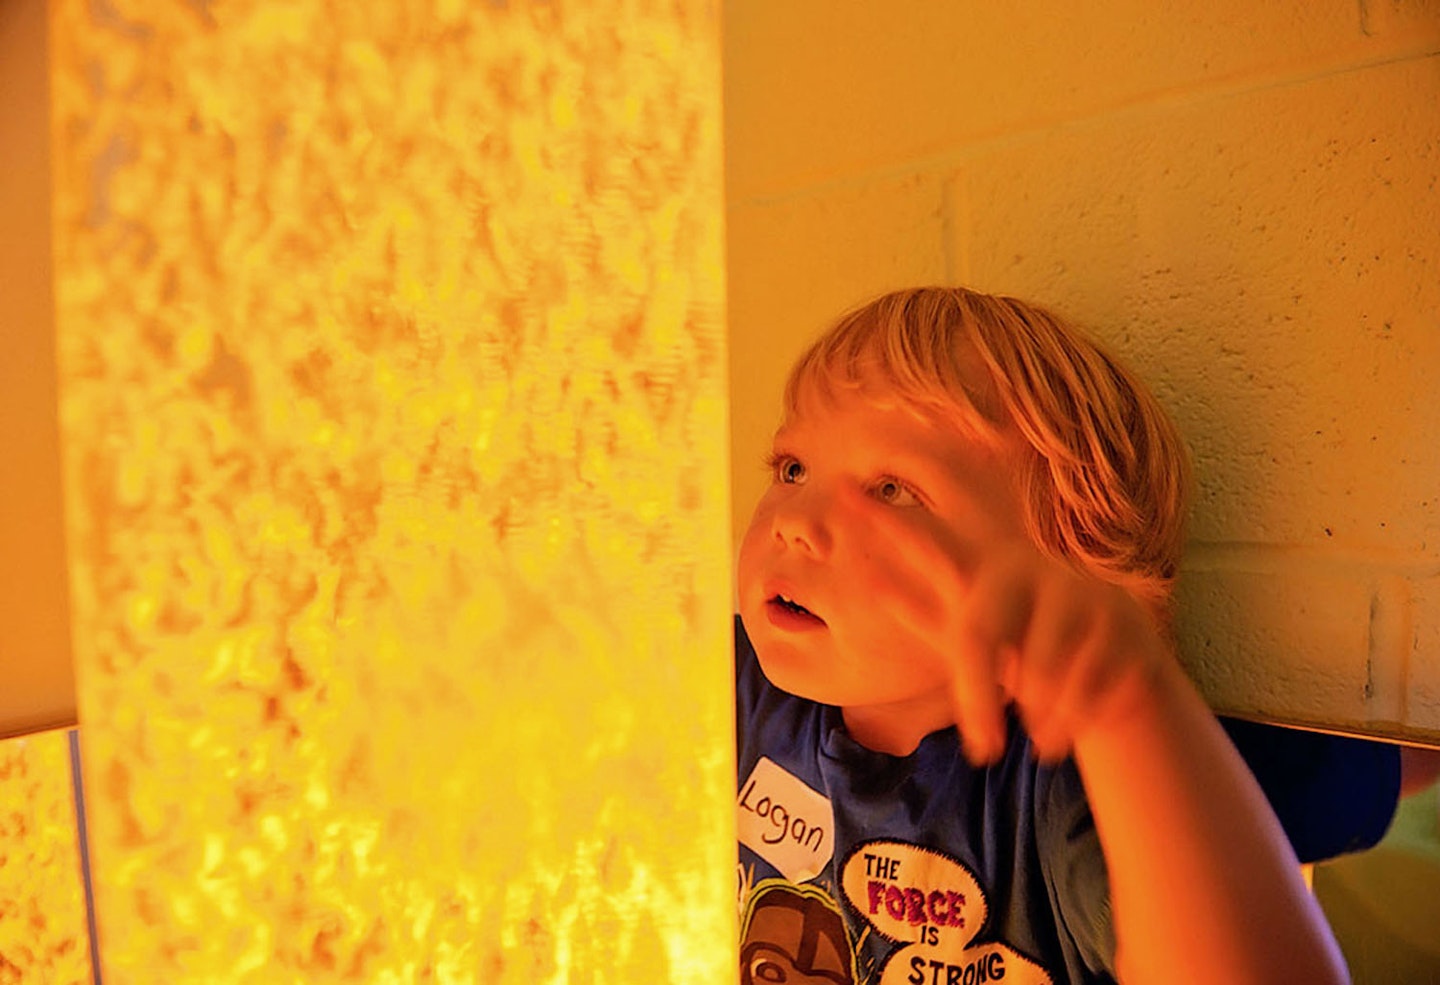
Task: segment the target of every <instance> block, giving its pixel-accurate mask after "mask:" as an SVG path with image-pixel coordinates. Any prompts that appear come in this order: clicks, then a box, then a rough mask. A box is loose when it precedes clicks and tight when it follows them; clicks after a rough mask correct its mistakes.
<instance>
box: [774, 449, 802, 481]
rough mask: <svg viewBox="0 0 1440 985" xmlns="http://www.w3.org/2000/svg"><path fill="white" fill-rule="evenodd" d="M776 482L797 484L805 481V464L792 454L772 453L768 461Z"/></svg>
mask: <svg viewBox="0 0 1440 985" xmlns="http://www.w3.org/2000/svg"><path fill="white" fill-rule="evenodd" d="M767 464H768V465H769V466H770V472H771V474H772V475H774V476H775V481H776V482H783V483H785V484H786V485H795V484H796V483H799V482H804V481H805V466H804V465H802V464H801V463H800V460H799V459H798V458H795V457H793V456H791V455H771V456H770V460H769V462H768V463H767Z"/></svg>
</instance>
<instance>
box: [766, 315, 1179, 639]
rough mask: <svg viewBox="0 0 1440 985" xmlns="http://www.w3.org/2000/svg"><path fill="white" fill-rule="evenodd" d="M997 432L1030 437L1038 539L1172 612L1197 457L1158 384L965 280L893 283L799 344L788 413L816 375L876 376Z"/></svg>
mask: <svg viewBox="0 0 1440 985" xmlns="http://www.w3.org/2000/svg"><path fill="white" fill-rule="evenodd" d="M877 376H878V379H879V381H880V382H881V383H882V384H883V385H884V386H885V387H886V388H887V389H889V390H890V391H891V392H892V393H893V394H894V396H895V397H897V398H898V399H900V400H901V401H903V402H905V403H907V404H909V405H911V406H912V407H914V408H915V409H918V410H920V411H922V412H925V413H928V414H930V415H932V416H935V415H939V416H941V417H943V418H944V419H946V420H947V421H949V422H951V423H954V424H956V425H958V426H960V427H961V428H962V429H963V430H965V431H966V432H967V433H970V434H971V435H973V436H975V437H977V438H980V439H981V440H983V441H986V442H987V443H990V444H992V445H999V444H1000V443H1002V442H1003V441H1004V440H1005V438H1004V435H1005V434H1006V433H1007V431H1008V430H1009V427H1010V426H1013V429H1014V431H1015V432H1018V434H1019V436H1020V438H1021V439H1022V440H1023V444H1024V446H1025V448H1026V449H1028V451H1026V452H1024V453H1022V455H1021V459H1022V461H1021V472H1020V476H1019V479H1020V489H1021V491H1022V496H1023V497H1024V504H1023V506H1024V512H1025V517H1026V525H1027V529H1028V532H1029V534H1030V536H1031V539H1032V540H1033V541H1034V542H1035V543H1036V545H1037V546H1038V547H1039V548H1040V549H1041V550H1043V551H1045V552H1046V553H1048V554H1050V555H1051V556H1055V557H1060V558H1066V559H1069V560H1070V561H1072V562H1073V563H1076V564H1078V565H1080V566H1081V567H1082V568H1084V569H1086V570H1088V571H1090V572H1091V573H1092V574H1094V575H1095V576H1096V577H1099V578H1102V579H1104V580H1106V581H1108V582H1111V583H1114V584H1117V585H1120V586H1122V587H1124V588H1125V589H1127V590H1128V591H1129V592H1130V593H1131V594H1132V595H1134V596H1135V597H1136V598H1137V599H1139V600H1141V601H1142V602H1144V603H1146V605H1147V606H1149V607H1150V609H1151V611H1153V612H1154V613H1155V614H1156V615H1157V617H1158V618H1159V619H1160V620H1161V621H1162V622H1168V620H1169V601H1170V595H1171V591H1172V589H1173V587H1174V582H1175V577H1176V574H1177V571H1178V568H1179V564H1180V553H1181V550H1182V547H1183V544H1184V526H1185V512H1186V500H1187V496H1188V489H1189V475H1190V469H1189V458H1188V456H1187V455H1186V452H1185V446H1184V444H1183V443H1182V442H1181V440H1180V436H1179V432H1178V431H1177V430H1176V428H1175V426H1174V424H1173V423H1172V422H1171V420H1170V418H1169V417H1168V416H1167V415H1166V413H1165V411H1164V410H1163V409H1162V408H1161V407H1160V405H1159V403H1158V402H1156V400H1155V398H1154V397H1153V396H1152V395H1151V394H1150V392H1149V391H1148V390H1147V389H1146V388H1145V387H1144V386H1143V385H1142V384H1141V383H1140V382H1139V381H1138V380H1137V379H1136V378H1135V377H1134V376H1133V375H1132V374H1131V373H1130V372H1129V371H1128V370H1126V369H1125V368H1124V367H1123V366H1121V365H1120V364H1119V363H1117V362H1116V361H1115V360H1114V359H1113V358H1111V357H1110V356H1109V355H1107V354H1106V353H1105V352H1104V351H1103V350H1102V349H1101V348H1100V347H1099V346H1098V345H1097V344H1096V343H1095V342H1093V341H1092V340H1090V339H1087V338H1086V337H1085V336H1084V335H1082V334H1081V333H1080V332H1079V331H1077V330H1076V329H1075V328H1073V327H1071V326H1069V325H1067V324H1066V323H1065V322H1063V321H1062V320H1061V319H1060V318H1058V317H1056V316H1055V315H1054V314H1052V313H1050V312H1048V311H1046V310H1045V309H1043V308H1040V307H1037V306H1035V305H1032V304H1028V303H1026V302H1024V301H1018V300H1016V299H1014V298H1008V297H999V296H994V295H988V294H980V293H977V292H975V291H970V290H966V289H965V288H959V287H923V288H913V289H909V290H903V291H896V292H894V293H891V294H886V295H883V296H882V297H879V298H876V299H875V300H873V301H870V302H869V303H867V304H864V305H861V306H860V307H858V308H856V309H854V310H852V311H850V312H849V313H847V314H845V315H843V316H842V317H841V318H840V319H839V321H837V322H836V323H835V325H834V326H833V327H832V328H831V329H830V331H828V332H827V333H826V334H825V335H824V336H822V337H821V338H820V339H819V340H817V341H816V342H815V343H814V344H813V345H811V347H810V348H809V349H808V350H807V351H806V352H805V353H804V354H803V355H802V356H801V357H800V360H799V361H798V362H797V363H796V365H795V367H794V369H792V370H791V373H790V378H789V381H788V382H787V384H786V388H785V405H786V410H787V412H788V413H791V414H793V413H794V412H795V410H796V407H797V404H798V401H799V399H800V396H801V394H802V392H804V391H805V390H807V389H808V388H811V387H818V388H819V389H821V390H822V391H830V390H833V389H834V388H836V387H849V388H866V389H867V390H868V389H873V381H874V380H875V379H876V378H877Z"/></svg>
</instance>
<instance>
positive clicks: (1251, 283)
mask: <svg viewBox="0 0 1440 985" xmlns="http://www.w3.org/2000/svg"><path fill="white" fill-rule="evenodd" d="M1437 105H1440V59H1436V58H1427V59H1412V60H1407V61H1402V62H1398V63H1395V64H1389V65H1382V66H1377V67H1374V68H1370V69H1366V70H1363V71H1354V72H1346V73H1342V74H1340V75H1337V76H1333V77H1328V78H1323V79H1314V80H1311V81H1309V82H1307V83H1305V84H1303V85H1291V86H1281V87H1277V88H1273V89H1267V90H1264V91H1256V92H1249V93H1243V94H1240V95H1236V96H1233V97H1226V98H1222V99H1214V100H1209V101H1206V102H1203V103H1199V104H1195V105H1192V106H1188V107H1182V108H1170V109H1167V110H1166V111H1164V112H1160V111H1155V112H1149V111H1137V112H1135V113H1130V114H1118V115H1115V116H1113V117H1109V118H1107V119H1106V120H1104V121H1101V122H1097V123H1095V124H1093V125H1085V126H1075V127H1066V128H1058V129H1053V130H1049V131H1046V132H1045V133H1043V134H1038V135H1036V136H1034V137H1031V138H1027V139H1024V140H1018V139H1017V140H1014V141H1007V142H1005V143H1003V144H996V145H993V146H991V147H988V148H984V149H977V150H976V151H975V152H974V153H973V154H971V155H970V156H969V157H968V158H967V160H966V162H965V164H964V167H963V168H961V169H959V170H958V171H957V172H956V175H955V178H954V183H955V187H954V188H952V191H951V195H950V200H951V201H953V202H954V203H956V205H955V215H954V221H953V229H954V235H955V236H956V242H955V243H954V244H952V247H951V252H952V254H953V255H954V256H955V257H956V267H957V271H956V272H957V276H960V275H968V276H966V279H968V280H969V281H970V282H971V283H972V284H973V285H974V286H976V287H979V288H981V289H986V290H998V291H1003V292H1010V293H1016V294H1019V295H1021V296H1026V297H1031V298H1035V299H1037V300H1042V301H1046V302H1049V303H1052V304H1054V305H1055V306H1057V307H1058V308H1060V309H1061V310H1062V311H1066V312H1067V313H1069V314H1071V315H1072V316H1073V317H1075V318H1076V319H1077V320H1079V321H1080V322H1081V323H1082V324H1085V325H1087V326H1088V327H1090V328H1092V329H1093V330H1094V331H1095V332H1096V334H1097V335H1099V336H1101V337H1102V338H1105V339H1107V340H1108V341H1110V342H1112V343H1113V344H1114V346H1115V347H1116V348H1117V349H1118V350H1119V351H1120V353H1121V354H1122V355H1123V356H1126V357H1128V358H1129V360H1130V361H1131V362H1132V363H1134V364H1136V365H1137V368H1138V369H1139V370H1140V371H1141V373H1142V375H1143V376H1144V377H1145V378H1146V379H1147V380H1148V381H1150V382H1151V384H1152V385H1153V386H1154V387H1155V389H1156V390H1157V392H1158V393H1159V395H1160V397H1161V399H1162V400H1163V401H1164V402H1165V403H1166V404H1167V406H1168V407H1169V408H1170V409H1171V410H1172V412H1173V413H1174V414H1175V415H1176V417H1177V419H1178V420H1179V422H1180V424H1181V427H1182V429H1183V430H1184V431H1185V433H1186V435H1187V437H1188V439H1189V440H1190V442H1191V443H1192V447H1193V451H1194V453H1195V457H1196V460H1197V475H1198V479H1199V484H1198V490H1197V504H1196V511H1195V519H1194V524H1193V528H1192V535H1193V537H1194V538H1196V539H1198V540H1201V541H1220V542H1244V543H1252V542H1263V543H1279V544H1312V545H1325V546H1327V547H1333V548H1337V549H1342V550H1347V551H1357V550H1358V551H1362V552H1382V553H1385V554H1387V555H1396V556H1410V557H1415V556H1424V557H1435V556H1437V552H1440V509H1437V508H1436V506H1437V497H1440V491H1437V488H1436V485H1435V479H1436V476H1440V444H1437V443H1436V442H1435V441H1434V440H1433V438H1434V435H1435V434H1437V433H1440V389H1437V388H1436V387H1435V385H1434V378H1435V373H1436V371H1437V370H1440V224H1437V223H1436V222H1435V217H1436V216H1437V215H1440V182H1437V181H1436V177H1435V176H1436V175H1437V174H1440V113H1437V112H1436V111H1435V107H1436V106H1437Z"/></svg>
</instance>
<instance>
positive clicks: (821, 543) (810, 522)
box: [774, 494, 832, 557]
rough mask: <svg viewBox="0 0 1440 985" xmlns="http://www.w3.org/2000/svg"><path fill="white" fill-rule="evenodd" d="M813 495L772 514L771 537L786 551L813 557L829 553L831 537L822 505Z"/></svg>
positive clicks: (780, 508)
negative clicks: (790, 549) (773, 515)
mask: <svg viewBox="0 0 1440 985" xmlns="http://www.w3.org/2000/svg"><path fill="white" fill-rule="evenodd" d="M817 499H818V497H816V496H815V495H814V494H811V495H801V496H797V497H795V498H794V499H793V500H792V501H791V502H789V503H785V504H783V505H782V506H780V507H779V508H778V509H777V510H776V511H775V517H774V529H775V537H776V539H778V540H779V541H780V542H781V543H783V544H784V545H785V546H786V547H790V548H794V549H795V550H800V551H804V552H806V553H808V554H812V555H814V556H816V557H823V556H824V555H826V554H828V553H830V547H831V544H832V536H831V533H830V524H829V522H828V521H827V520H826V517H825V510H824V508H823V504H821V503H820V502H818V501H817Z"/></svg>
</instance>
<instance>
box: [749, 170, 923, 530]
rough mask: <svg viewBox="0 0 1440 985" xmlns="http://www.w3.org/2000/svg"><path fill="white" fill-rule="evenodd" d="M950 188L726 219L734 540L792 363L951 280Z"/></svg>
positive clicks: (881, 186)
mask: <svg viewBox="0 0 1440 985" xmlns="http://www.w3.org/2000/svg"><path fill="white" fill-rule="evenodd" d="M942 193H943V185H942V182H941V181H940V179H939V178H937V177H934V176H928V175H919V176H905V177H900V178H894V179H875V180H872V181H865V182H862V183H860V184H858V185H854V186H847V187H843V188H832V189H828V190H825V191H820V192H817V193H815V194H813V195H806V196H802V197H796V198H790V199H783V200H778V201H773V202H768V203H753V204H741V205H732V206H731V207H730V209H729V211H728V217H727V222H728V230H727V232H728V239H729V243H728V247H727V252H728V276H729V289H728V299H729V320H730V326H731V335H730V377H731V414H732V419H731V434H732V441H733V443H734V447H733V450H732V455H731V462H732V465H731V468H732V471H733V482H734V485H733V487H732V488H733V490H734V497H733V502H734V507H733V508H734V514H735V516H734V529H735V532H736V543H738V538H739V535H740V534H741V533H743V532H744V529H745V525H746V523H747V522H748V521H749V517H750V510H751V508H752V507H753V506H754V505H755V500H756V499H757V498H758V497H759V495H760V493H761V492H762V491H763V489H764V487H765V484H766V483H767V482H768V481H769V477H768V474H767V473H766V472H765V470H764V469H763V467H762V461H763V459H764V456H765V454H766V453H768V452H769V450H770V437H771V435H772V434H773V433H774V431H775V427H776V425H777V424H778V423H779V414H780V395H781V390H782V389H783V386H784V381H785V377H786V375H787V374H788V373H789V370H790V366H791V364H792V363H793V362H794V360H795V358H796V357H797V356H798V355H799V354H800V352H801V351H802V350H803V349H804V348H805V346H806V345H807V344H809V342H810V341H811V340H812V339H814V338H815V336H816V335H818V334H819V333H820V332H821V331H822V330H823V329H824V328H825V327H826V326H827V325H828V324H829V323H830V322H831V321H832V320H833V319H834V318H835V316H837V315H839V314H840V313H841V312H843V311H844V310H846V309H847V308H850V307H852V306H853V305H855V304H858V303H860V302H862V301H865V300H867V299H869V298H871V297H873V296H874V295H876V294H879V293H882V292H883V291H887V290H892V289H895V288H899V287H908V286H913V285H915V284H923V283H934V282H938V281H940V280H942V279H943V278H944V276H945V261H944V249H945V241H946V237H945V234H944V229H943V214H942V213H943V209H942V207H941V200H942Z"/></svg>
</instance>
